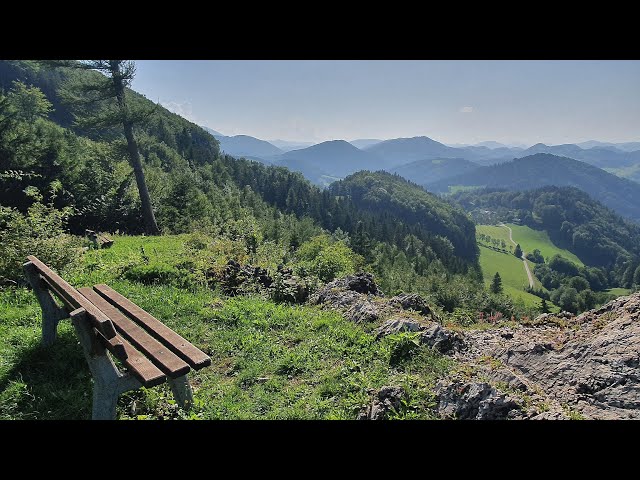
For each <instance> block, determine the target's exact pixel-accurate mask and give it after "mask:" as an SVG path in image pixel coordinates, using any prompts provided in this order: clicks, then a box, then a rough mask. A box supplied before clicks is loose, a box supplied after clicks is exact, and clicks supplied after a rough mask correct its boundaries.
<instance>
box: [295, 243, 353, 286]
mask: <svg viewBox="0 0 640 480" xmlns="http://www.w3.org/2000/svg"><path fill="white" fill-rule="evenodd" d="M297 257H298V258H299V259H300V264H301V267H302V268H304V269H305V270H306V271H307V272H309V273H310V274H311V275H315V276H316V277H318V278H319V279H320V280H321V281H323V282H325V283H326V282H330V281H331V280H333V279H335V278H338V277H344V276H345V275H350V274H353V273H355V272H356V270H357V269H358V268H359V267H362V265H363V263H364V260H363V259H362V257H360V256H359V255H356V254H355V253H354V252H353V250H351V249H350V248H349V247H348V246H347V245H346V244H345V243H344V242H343V241H334V240H333V239H332V238H331V237H330V236H328V235H318V236H316V237H313V238H312V239H310V240H309V241H307V242H305V243H303V244H302V245H301V246H300V248H299V249H298V252H297Z"/></svg>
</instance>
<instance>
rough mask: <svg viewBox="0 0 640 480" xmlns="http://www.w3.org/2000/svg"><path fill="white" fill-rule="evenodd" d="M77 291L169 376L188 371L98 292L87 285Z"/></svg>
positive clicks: (172, 376)
mask: <svg viewBox="0 0 640 480" xmlns="http://www.w3.org/2000/svg"><path fill="white" fill-rule="evenodd" d="M78 291H79V292H80V293H81V294H82V295H83V296H84V297H86V298H87V299H88V300H89V301H90V302H91V303H93V304H94V305H95V306H96V307H98V308H99V309H100V311H102V312H104V313H105V314H106V315H107V316H108V317H109V318H110V319H111V321H112V322H113V324H114V325H115V327H116V330H117V331H118V333H119V334H120V335H122V336H123V337H124V338H126V339H127V340H128V341H129V342H130V343H131V344H132V345H133V346H134V347H135V348H136V349H138V350H140V351H141V352H144V353H145V354H146V356H147V357H148V358H149V360H151V361H152V362H153V363H154V364H155V365H156V366H157V367H158V368H160V370H162V371H163V372H164V373H166V374H167V375H168V376H169V377H171V378H177V377H181V376H183V375H185V374H187V373H188V372H189V370H190V368H189V365H188V364H187V363H186V362H185V361H184V360H182V359H181V358H180V357H178V356H177V355H176V354H174V353H173V352H171V350H169V349H168V348H167V347H166V346H164V345H163V344H162V343H160V342H159V341H158V340H156V339H155V338H153V337H152V336H151V335H149V334H148V333H147V332H146V330H144V329H143V328H141V327H140V326H139V325H137V324H136V323H135V322H133V321H132V320H131V319H129V318H127V317H126V316H125V315H124V314H123V313H122V312H121V311H120V310H118V309H117V308H116V307H114V306H113V305H111V303H109V302H108V301H107V300H105V299H104V298H103V297H101V296H100V295H99V294H98V293H96V292H95V291H93V290H92V289H91V288H89V287H84V288H79V289H78Z"/></svg>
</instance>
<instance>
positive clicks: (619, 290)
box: [605, 287, 632, 297]
mask: <svg viewBox="0 0 640 480" xmlns="http://www.w3.org/2000/svg"><path fill="white" fill-rule="evenodd" d="M605 291H606V292H607V293H611V294H613V295H615V296H616V297H623V296H625V295H629V294H630V293H631V292H632V290H631V289H630V288H619V287H617V288H610V289H609V290H605Z"/></svg>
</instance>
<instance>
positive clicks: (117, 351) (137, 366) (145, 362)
mask: <svg viewBox="0 0 640 480" xmlns="http://www.w3.org/2000/svg"><path fill="white" fill-rule="evenodd" d="M94 332H95V333H96V335H97V337H98V340H99V341H100V342H101V343H102V344H103V345H104V346H105V348H106V349H107V350H109V352H111V354H112V355H113V356H114V357H116V358H117V359H118V360H120V361H121V362H122V363H123V364H124V365H125V366H126V367H127V369H128V370H129V371H130V372H131V374H132V375H134V376H135V377H136V378H137V379H138V380H140V383H142V385H144V386H145V387H147V388H149V387H153V386H155V385H160V384H161V383H163V382H164V381H165V380H166V377H165V375H164V373H162V371H161V370H160V369H159V368H158V367H156V366H155V365H154V364H153V363H151V361H150V360H149V359H148V358H147V357H145V356H144V355H143V354H142V353H140V352H139V351H138V350H136V349H135V348H133V345H131V344H130V343H129V342H127V340H125V339H124V338H123V337H121V336H120V335H116V337H115V338H106V337H105V336H104V335H102V334H101V333H100V332H99V331H98V330H97V329H96V330H94ZM120 345H122V347H120ZM123 352H124V353H123Z"/></svg>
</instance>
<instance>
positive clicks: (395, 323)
mask: <svg viewBox="0 0 640 480" xmlns="http://www.w3.org/2000/svg"><path fill="white" fill-rule="evenodd" d="M427 327H428V325H426V324H425V323H424V322H420V321H418V320H416V319H414V318H404V317H399V316H396V317H391V318H390V319H389V320H387V321H385V322H384V323H383V324H382V325H381V326H380V327H378V328H377V329H376V331H375V333H376V339H380V338H382V337H386V336H387V335H392V334H394V333H400V332H419V331H420V330H425V329H426V328H427Z"/></svg>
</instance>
